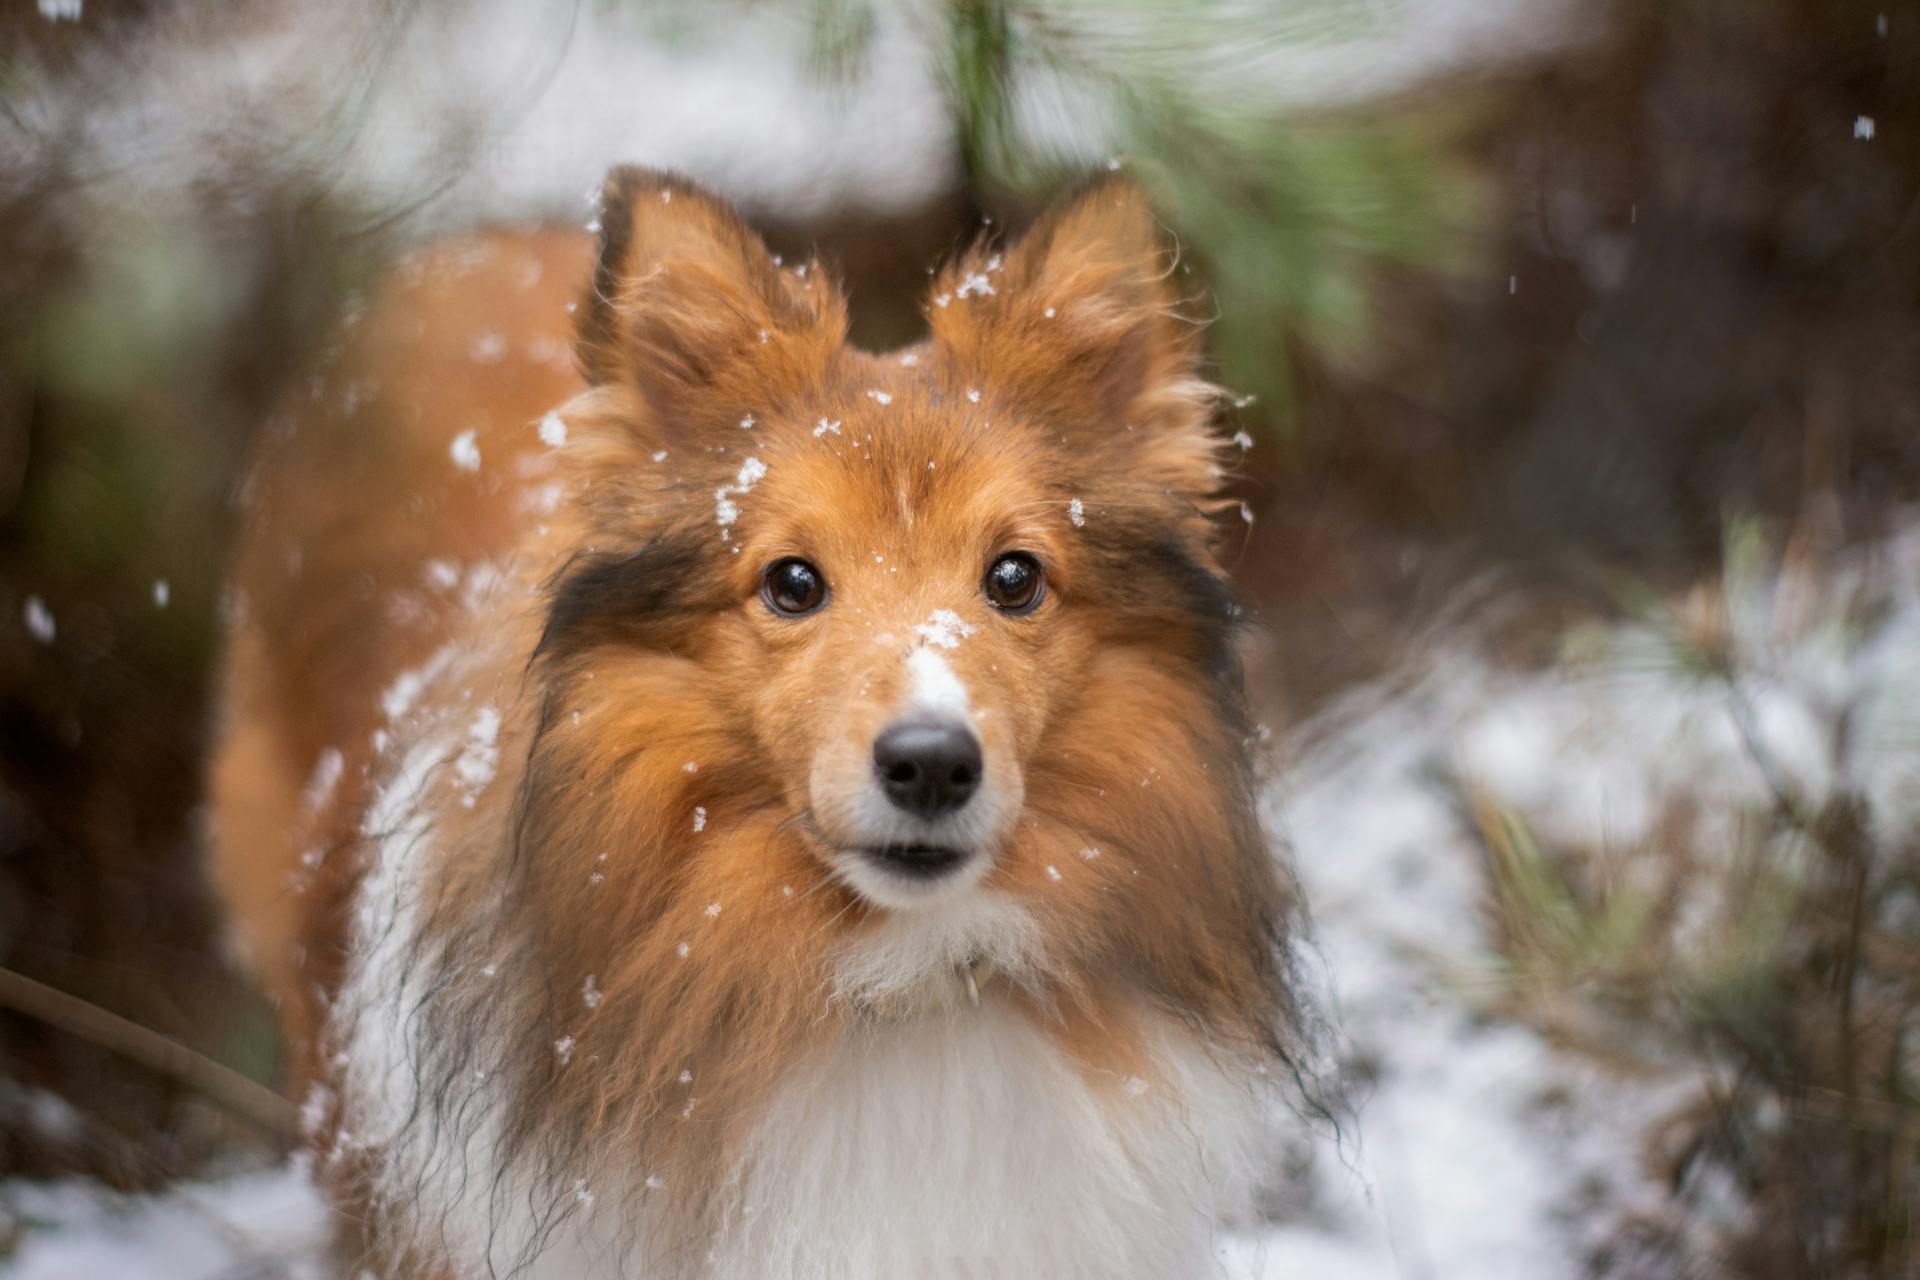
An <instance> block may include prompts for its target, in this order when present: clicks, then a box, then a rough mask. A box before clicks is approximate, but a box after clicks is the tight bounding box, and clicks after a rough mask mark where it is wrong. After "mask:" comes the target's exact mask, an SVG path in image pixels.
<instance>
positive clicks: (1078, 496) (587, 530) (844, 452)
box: [540, 170, 1275, 966]
mask: <svg viewBox="0 0 1920 1280" xmlns="http://www.w3.org/2000/svg"><path fill="white" fill-rule="evenodd" d="M603 217H604V221H605V226H606V230H605V233H604V236H605V239H604V244H603V252H602V257H601V260H600V263H599V267H598V274H597V278H596V281H595V290H594V296H593V298H592V299H591V300H590V302H589V303H588V305H587V307H586V310H585V312H584V313H583V317H582V323H581V332H582V339H581V351H582V359H583V363H584V364H585V366H586V368H587V371H588V376H589V381H590V382H591V383H592V389H591V390H589V391H588V392H587V393H586V394H585V395H584V396H583V397H581V398H580V399H579V400H577V401H576V402H574V403H573V404H572V405H571V406H569V407H568V409H567V411H566V412H567V416H568V418H569V423H570V425H571V426H575V427H577V430H575V431H574V432H573V440H572V442H571V443H569V445H568V446H567V450H566V452H567V453H568V454H569V456H570V460H571V463H572V465H573V466H574V468H575V474H576V476H577V480H576V489H575V502H574V504H573V507H574V509H575V510H576V512H577V513H578V514H579V517H580V520H581V524H580V526H579V531H578V532H576V533H574V534H572V535H570V536H571V538H572V539H573V545H572V546H571V547H570V548H568V550H569V551H570V554H569V555H568V557H567V558H566V559H565V561H564V566H563V567H562V568H561V569H560V571H559V572H558V573H557V574H556V576H555V578H554V582H553V586H552V594H551V601H550V607H549V613H548V617H547V619H546V624H545V635H544V638H543V640H542V642H541V650H540V660H541V662H542V663H544V664H545V667H546V670H547V671H548V672H549V673H550V675H551V679H552V688H553V690H554V692H553V694H552V695H551V696H550V697H549V711H548V716H547V724H546V726H545V728H544V729H543V732H542V736H541V741H542V744H543V745H542V747H541V748H540V750H541V752H542V753H544V754H543V755H542V757H541V758H542V759H543V760H544V762H545V764H546V766H547V774H546V776H547V777H548V778H549V779H552V778H560V779H565V780H567V782H566V785H567V786H568V787H569V788H570V790H569V791H568V794H570V795H574V796H576V797H577V798H578V805H579V807H583V808H591V809H592V810H593V811H594V812H595V813H597V814H599V815H600V816H599V819H597V823H598V825H597V826H596V828H595V832H596V834H594V835H593V836H591V837H584V836H583V837H581V838H580V839H579V840H577V841H576V842H575V843H579V844H582V845H583V846H586V847H589V848H603V847H604V845H605V844H606V843H607V842H608V841H609V836H608V824H609V823H610V822H611V823H616V824H625V825H624V826H623V827H622V835H621V839H622V840H623V841H630V842H634V843H654V844H658V843H664V844H665V845H667V846H668V847H670V848H671V849H672V850H673V851H674V853H673V855H672V856H673V858H675V859H677V860H678V861H677V862H676V870H675V874H676V875H678V876H681V877H683V878H685V877H691V878H693V879H696V880H697V879H699V878H700V877H702V876H708V877H713V878H714V880H713V881H712V882H718V881H720V880H726V879H727V878H728V877H730V878H731V880H730V881H729V882H730V883H733V884H736V885H748V884H750V885H753V886H756V891H758V887H764V888H765V889H766V890H767V891H768V892H772V891H773V890H774V889H775V888H776V887H777V888H778V889H779V891H781V892H783V893H791V892H792V891H793V889H794V887H795V884H796V881H798V880H800V879H802V878H804V876H805V875H806V872H805V871H804V870H803V868H806V867H811V868H812V869H813V871H812V874H813V877H814V878H815V879H816V880H819V881H821V882H830V883H835V884H838V885H841V886H843V887H846V888H850V889H851V891H852V893H853V894H854V901H856V902H859V903H864V904H866V907H867V908H869V909H871V908H876V907H877V908H880V909H883V910H887V911H902V912H912V911H925V910H938V909H939V908H940V904H942V903H943V902H948V901H952V900H953V899H955V898H956V897H957V896H959V895H961V894H962V893H964V892H965V890H967V889H968V888H969V887H971V886H975V885H978V884H981V883H982V882H984V883H985V884H986V885H987V886H988V887H991V888H995V889H1001V890H1005V891H1007V892H1008V893H1010V894H1013V895H1016V896H1017V897H1019V898H1020V899H1021V900H1022V901H1025V902H1030V903H1032V904H1034V910H1035V912H1036V913H1037V914H1038V915H1040V916H1041V917H1043V918H1044V917H1066V916H1069V915H1072V916H1077V917H1078V918H1080V919H1081V920H1082V921H1083V922H1092V923H1087V924H1085V927H1083V928H1082V929H1081V931H1080V935H1079V936H1081V937H1083V938H1089V937H1090V938H1093V939H1095V941H1092V942H1090V943H1089V944H1088V950H1089V951H1099V952H1102V953H1105V954H1109V955H1111V954H1114V953H1115V952H1116V951H1120V950H1130V949H1134V948H1133V946H1127V945H1125V944H1122V943H1120V942H1119V941H1118V940H1117V936H1116V935H1117V934H1122V933H1131V934H1132V935H1133V936H1134V939H1135V944H1134V945H1136V946H1137V947H1139V948H1145V949H1149V950H1155V951H1158V950H1163V949H1164V950H1166V951H1168V952H1169V953H1179V952H1181V950H1182V948H1183V947H1185V948H1186V949H1187V951H1188V952H1189V953H1191V956H1192V957H1193V958H1195V963H1198V964H1201V965H1203V966H1204V965H1205V964H1207V963H1210V961H1208V960H1207V957H1211V956H1219V955H1224V954H1226V953H1228V952H1230V951H1232V950H1234V949H1236V948H1237V949H1239V950H1240V951H1241V952H1242V953H1243V954H1247V955H1252V954H1254V953H1257V952H1260V951H1261V950H1262V949H1263V947H1264V945H1265V942H1266V938H1265V937H1264V935H1263V933H1262V931H1263V929H1264V928H1265V927H1266V925H1267V923H1268V917H1269V915H1270V908H1271V906H1272V903H1273V894H1274V892H1275V890H1274V889H1273V888H1272V880H1273V877H1272V874H1271V867H1270V865H1269V864H1268V863H1267V861H1266V856H1265V853H1264V849H1263V847H1262V845H1261V842H1260V839H1259V836H1258V829H1257V823H1256V822H1255V821H1254V818H1253V816H1252V815H1253V806H1252V801H1251V790H1250V785H1249V781H1248V769H1247V766H1246V743H1245V732H1246V725H1245V723H1244V720H1243V717H1242V715H1241V710H1240V686H1239V674H1238V667H1237V663H1236V660H1235V650H1234V642H1233V631H1234V627H1235V622H1234V614H1235V612H1236V611H1235V609H1234V607H1233V604H1232V601H1231V596H1230V592H1229V590H1228V588H1227V586H1226V585H1225V583H1224V580H1223V577H1222V574H1221V572H1220V570H1219V568H1218V566H1217V565H1216V563H1215V561H1214V559H1213V556H1212V552H1211V541H1212V539H1213V537H1214V534H1215V525H1214V521H1213V518H1212V517H1213V515H1214V510H1215V506H1216V495H1217V490H1218V488H1219V485H1220V481H1221V476H1222V470H1221V456H1220V455H1221V452H1222V448H1223V445H1224V441H1223V440H1222V439H1221V438H1220V437H1219V436H1218V435H1217V434H1216V433H1215V432H1214V431H1213V430H1212V429H1211V426H1210V423H1209V418H1210V413H1211V410H1212V407H1213V402H1214V397H1215V392H1214V389H1213V388H1212V387H1211V386H1210V385H1209V384H1208V383H1206V382H1205V381H1204V380H1203V379H1202V378H1201V377H1200V376H1199V373H1198V354H1197V335H1196V326H1195V324H1194V322H1193V321H1192V320H1191V319H1189V318H1188V317H1187V316H1186V314H1185V310H1186V308H1185V303H1186V301H1187V300H1186V299H1185V298H1183V296H1182V289H1181V287H1180V286H1181V282H1182V280H1183V279H1184V277H1183V276H1182V275H1181V274H1180V273H1178V272H1177V270H1176V266H1175V261H1174V257H1173V255H1172V253H1171V252H1170V251H1169V248H1168V246H1167V244H1166V242H1165V240H1164V239H1163V236H1162V233H1161V231H1160V229H1159V228H1158V226H1157V224H1156V223H1155V221H1154V219H1153V217H1152V215H1151V213H1150V211H1149V209H1148V207H1147V205H1146V203H1145V201H1144V200H1143V198H1142V196H1141V195H1140V193H1139V192H1138V191H1137V189H1135V188H1134V187H1133V186H1132V185H1130V184H1128V183H1126V182H1123V181H1108V182H1104V183H1101V184H1099V185H1096V186H1093V187H1091V188H1090V189H1087V190H1086V191H1084V192H1083V193H1082V194H1080V195H1079V196H1078V197H1077V198H1075V199H1073V200H1072V201H1070V202H1069V203H1067V204H1065V205H1064V206H1062V207H1061V208H1059V209H1057V210H1056V211H1055V212H1053V213H1052V214H1050V215H1049V216H1047V217H1045V218H1044V219H1043V220H1042V221H1041V222H1040V223H1039V224H1038V225H1037V226H1036V227H1034V228H1033V229H1032V230H1031V231H1030V232H1029V233H1028V234H1027V235H1026V236H1025V237H1024V238H1023V239H1021V240H1020V241H1019V242H1018V243H1017V244H1014V245H1012V246H1011V247H1007V248H1005V249H1004V250H995V249H994V248H992V247H983V248H980V249H977V250H975V251H974V252H972V253H971V254H969V255H968V256H966V257H965V258H964V259H963V260H961V261H960V262H959V263H957V264H955V265H954V266H952V267H950V268H949V269H948V270H947V271H946V272H945V273H944V274H943V275H941V276H940V277H939V278H938V279H937V280H936V281H935V282H934V285H933V288H932V293H931V296H930V299H929V302H928V307H927V316H928V319H929V321H930V325H931V336H930V338H929V340H928V341H926V342H924V343H922V344H920V345H919V346H916V347H914V348H912V349H910V350H907V351H904V352H899V353H894V354H891V355H886V356H873V355H869V354H866V353H864V352H861V351H858V350H856V349H854V348H852V347H850V346H848V345H847V344H846V342H845V332H846V319H845V315H846V313H845V307H844V303H843V301H842V299H841V297H840V296H839V294H838V293H837V292H836V289H835V286H834V284H833V283H832V282H831V281H830V280H827V279H824V278H823V277H822V274H821V272H820V270H819V269H818V268H817V267H816V266H813V265H811V264H804V265H799V266H782V265H781V264H780V263H779V262H778V261H777V260H776V259H774V258H773V257H772V256H771V255H770V254H769V253H768V251H767V250H766V248H765V247H764V245H763V244H761V242H760V241H759V240H758V239H757V238H756V237H755V236H754V235H752V233H750V232H749V231H748V230H746V229H745V227H744V226H743V225H742V224H741V223H740V222H739V221H738V219H737V218H736V217H735V216H734V215H733V214H732V213H731V212H730V211H729V210H728V209H727V208H726V207H725V206H724V205H722V204H721V203H719V202H718V201H716V200H714V199H713V198H712V197H710V196H708V195H706V194H704V193H703V192H701V191H699V190H698V189H696V188H694V187H691V186H689V185H687V184H684V183H682V182H680V181H678V180H675V179H671V178H667V177H663V176H660V175H657V174H653V173H647V172H642V171H637V170H622V171H619V172H617V173H616V174H615V175H614V177H613V178H612V179H611V180H610V182H609V185H608V189H607V193H606V203H605V210H604V214H603ZM567 717H570V720H569V719H568V718H567ZM569 744H571V745H569ZM574 780H578V781H577V782H576V781H574ZM590 798H591V803H590V804H589V799H590ZM549 803H551V802H549ZM562 807H565V808H572V807H575V802H574V801H569V802H568V803H567V805H566V806H562ZM609 815H611V816H609ZM560 820H561V821H562V822H563V823H564V822H567V821H573V820H574V819H571V818H567V817H564V816H563V817H562V818H561V819H560ZM579 821H585V819H579ZM662 892H664V890H663V891H662ZM837 892H838V891H837ZM1101 922H1105V923H1104V924H1103V923H1101ZM1149 935H1152V936H1153V937H1154V938H1155V939H1156V940H1155V941H1153V942H1148V941H1147V940H1146V939H1147V938H1148V936H1149Z"/></svg>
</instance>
